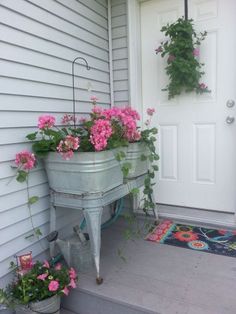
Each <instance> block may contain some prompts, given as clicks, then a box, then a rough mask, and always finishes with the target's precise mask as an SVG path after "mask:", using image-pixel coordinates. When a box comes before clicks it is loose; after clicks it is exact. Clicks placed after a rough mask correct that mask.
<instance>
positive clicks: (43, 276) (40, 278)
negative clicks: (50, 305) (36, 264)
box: [37, 273, 48, 281]
mask: <svg viewBox="0 0 236 314" xmlns="http://www.w3.org/2000/svg"><path fill="white" fill-rule="evenodd" d="M47 276H48V274H46V273H45V274H42V275H38V277H37V279H39V280H43V281H44V280H45V279H46V278H47Z"/></svg>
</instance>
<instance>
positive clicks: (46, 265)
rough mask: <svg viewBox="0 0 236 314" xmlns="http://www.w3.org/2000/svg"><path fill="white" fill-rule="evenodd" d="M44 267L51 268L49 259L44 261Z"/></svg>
mask: <svg viewBox="0 0 236 314" xmlns="http://www.w3.org/2000/svg"><path fill="white" fill-rule="evenodd" d="M43 267H45V268H50V265H49V263H48V261H47V260H45V261H44V264H43Z"/></svg>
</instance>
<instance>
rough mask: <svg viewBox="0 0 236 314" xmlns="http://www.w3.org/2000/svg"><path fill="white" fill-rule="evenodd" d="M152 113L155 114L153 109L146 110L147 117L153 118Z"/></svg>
mask: <svg viewBox="0 0 236 314" xmlns="http://www.w3.org/2000/svg"><path fill="white" fill-rule="evenodd" d="M154 113H155V109H154V108H148V109H147V114H148V115H149V116H153V114H154Z"/></svg>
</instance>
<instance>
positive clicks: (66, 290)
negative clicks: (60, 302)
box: [62, 286, 70, 295]
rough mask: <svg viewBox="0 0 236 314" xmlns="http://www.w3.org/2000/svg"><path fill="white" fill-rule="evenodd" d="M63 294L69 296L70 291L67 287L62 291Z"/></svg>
mask: <svg viewBox="0 0 236 314" xmlns="http://www.w3.org/2000/svg"><path fill="white" fill-rule="evenodd" d="M62 292H63V293H64V294H65V295H68V294H69V292H70V290H69V289H68V288H67V286H65V287H64V289H63V290H62Z"/></svg>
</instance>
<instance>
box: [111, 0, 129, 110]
mask: <svg viewBox="0 0 236 314" xmlns="http://www.w3.org/2000/svg"><path fill="white" fill-rule="evenodd" d="M111 16H112V17H111V24H112V52H113V80H114V104H115V105H118V106H123V105H127V104H128V103H129V92H128V87H129V84H128V47H127V9H126V1H125V0H112V1H111Z"/></svg>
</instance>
